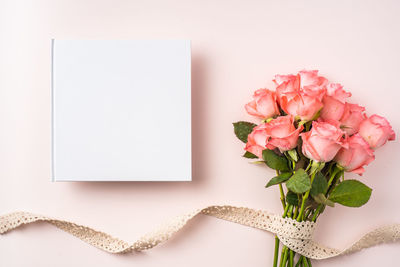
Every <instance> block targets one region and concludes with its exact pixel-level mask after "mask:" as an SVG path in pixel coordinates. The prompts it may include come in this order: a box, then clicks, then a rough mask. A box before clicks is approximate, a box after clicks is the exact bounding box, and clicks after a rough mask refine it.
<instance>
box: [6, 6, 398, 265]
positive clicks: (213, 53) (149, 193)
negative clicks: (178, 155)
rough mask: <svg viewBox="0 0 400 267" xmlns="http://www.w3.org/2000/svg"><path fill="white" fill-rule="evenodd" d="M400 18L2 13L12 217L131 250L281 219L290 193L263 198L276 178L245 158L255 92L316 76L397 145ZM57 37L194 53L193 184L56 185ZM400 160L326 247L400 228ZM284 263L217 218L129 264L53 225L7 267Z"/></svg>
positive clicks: (379, 169) (25, 238) (319, 12)
mask: <svg viewBox="0 0 400 267" xmlns="http://www.w3.org/2000/svg"><path fill="white" fill-rule="evenodd" d="M399 11H400V3H399V2H397V1H394V0H393V1H375V2H366V1H361V0H359V1H351V3H350V2H349V1H344V0H342V1H329V2H328V1H297V2H283V1H227V0H223V1H209V0H206V1H188V0H185V1H183V0H175V1H173V0H168V1H162V0H152V1H144V0H143V1H123V0H113V1H111V0H108V1H105V0H101V1H94V0H90V1H67V0H59V1H50V0H47V1H46V0H38V1H35V2H33V1H18V0H17V1H11V0H10V1H1V2H0V58H1V60H0V77H1V78H0V88H1V90H0V125H1V131H0V147H1V149H0V160H1V165H0V176H1V179H0V213H1V214H4V213H7V212H11V211H15V210H26V211H32V212H36V213H42V214H45V215H49V216H55V217H59V218H65V219H70V220H73V221H75V222H78V223H82V224H87V225H90V226H93V227H95V228H97V229H99V230H102V231H105V232H109V233H111V234H113V235H114V236H117V237H120V238H123V239H124V240H126V241H134V240H135V239H136V238H137V237H139V236H141V235H142V234H143V233H145V232H147V231H149V230H151V229H153V227H155V226H156V225H158V224H159V223H160V222H162V221H163V220H165V219H168V218H169V217H170V216H172V215H179V214H181V213H183V212H186V211H190V210H192V209H193V208H198V207H201V206H204V205H207V204H232V205H239V206H248V207H253V208H262V209H267V210H269V211H272V212H276V213H280V212H281V207H280V203H279V192H278V191H277V190H276V189H273V188H269V189H265V188H264V185H265V184H266V182H267V179H268V177H271V176H273V171H272V170H269V169H267V168H265V167H262V166H254V165H251V164H249V163H248V162H247V160H245V159H244V158H242V157H241V156H240V155H241V154H242V153H243V144H241V143H240V142H239V141H238V140H237V139H236V138H235V137H234V135H233V131H232V124H231V123H232V122H234V121H238V120H252V118H251V117H250V116H249V115H247V114H246V112H245V110H244V108H243V106H244V104H246V103H247V102H248V101H250V100H251V95H252V93H253V91H254V90H255V89H258V88H263V87H267V88H269V87H271V85H272V79H273V78H274V75H275V74H285V73H294V72H297V71H298V70H301V69H303V68H306V69H319V70H320V71H321V72H320V73H321V75H323V76H326V77H327V78H328V79H329V80H331V81H334V82H339V83H341V84H342V85H343V86H344V88H345V90H346V91H350V92H351V93H352V94H353V96H352V98H351V100H352V101H354V102H355V103H358V104H360V105H362V106H365V107H366V109H367V113H368V114H369V115H371V114H374V113H376V114H380V115H382V116H384V117H386V118H387V119H388V120H389V121H390V122H391V124H392V126H393V128H394V130H395V132H397V133H398V132H399V129H400V116H399V113H398V106H399V104H398V99H399V96H400V95H399V89H398V88H397V87H398V86H397V84H398V82H397V77H398V75H399V65H398V62H400V53H399V52H398V47H400V17H399V16H398V12H399ZM51 38H65V39H67V38H70V39H79V38H81V39H178V38H179V39H191V40H192V53H193V66H192V68H193V72H192V75H193V182H186V183H184V182H181V183H144V182H140V183H135V182H132V183H52V182H50V39H51ZM399 160H400V145H399V142H398V141H395V142H391V143H389V144H387V145H385V146H384V147H382V148H380V149H379V150H377V151H376V160H375V161H374V162H372V163H371V164H370V165H369V166H367V167H366V172H365V174H364V175H363V177H362V178H361V179H362V180H363V182H365V183H366V184H368V185H369V186H370V187H372V188H373V189H374V190H373V194H372V198H371V200H370V202H369V203H368V204H367V205H366V206H364V207H363V208H360V209H351V208H345V207H340V206H338V207H336V208H335V209H331V208H328V209H327V211H326V212H325V214H324V215H323V216H322V217H321V219H320V222H319V226H318V229H317V233H316V238H317V240H319V241H321V242H322V243H324V244H326V245H329V246H333V247H337V248H342V247H344V246H346V245H349V244H350V243H352V242H353V241H355V240H356V239H357V238H358V237H360V236H361V235H362V234H363V233H365V232H367V231H369V230H372V229H373V228H375V227H378V226H382V225H386V224H390V223H396V222H397V223H400V212H398V211H399V209H398V208H397V206H398V205H397V203H398V194H399V189H398V188H400V180H399V175H398V164H397V163H398V162H399ZM156 161H157V159H156V158H155V162H156ZM155 167H157V165H156V163H155ZM347 177H357V178H359V177H358V176H356V175H348V176H347ZM399 248H400V245H399V244H391V245H382V246H379V247H375V248H371V249H367V250H364V251H362V252H360V253H357V254H354V255H351V256H345V257H340V258H334V259H330V260H324V261H320V262H315V263H314V264H313V266H328V267H329V266H338V265H339V264H340V265H341V266H376V265H377V264H380V265H382V266H388V265H393V264H392V260H391V259H393V258H395V257H396V256H397V254H398V250H399ZM272 251H273V236H272V235H271V234H269V233H265V232H262V231H259V230H255V229H251V228H247V227H244V226H240V225H236V224H232V223H228V222H224V221H221V220H217V219H214V218H208V217H205V216H202V217H199V218H198V219H196V220H195V221H193V222H191V223H190V224H189V226H188V227H187V228H185V229H184V230H183V231H182V232H181V233H179V234H177V235H176V236H175V237H174V238H173V239H172V240H170V241H169V242H168V243H166V244H165V245H162V246H159V247H157V248H154V249H152V250H150V251H147V252H143V253H136V254H129V255H110V254H107V253H104V252H102V251H100V250H98V249H96V248H93V247H91V246H89V245H87V244H86V243H84V242H81V241H79V240H77V239H76V238H74V237H72V236H70V235H68V234H65V233H63V232H61V231H59V230H57V229H56V228H54V227H52V226H50V225H45V224H36V225H30V226H27V227H23V228H21V229H19V230H16V231H14V232H11V233H9V234H7V235H4V236H0V254H1V259H0V265H1V266H92V265H96V266H132V265H136V266H204V265H210V266H269V265H270V264H271V263H272V257H273V254H272Z"/></svg>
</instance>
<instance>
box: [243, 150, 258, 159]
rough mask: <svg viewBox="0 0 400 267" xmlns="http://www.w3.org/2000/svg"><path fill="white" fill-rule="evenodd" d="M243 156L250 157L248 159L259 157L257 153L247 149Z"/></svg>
mask: <svg viewBox="0 0 400 267" xmlns="http://www.w3.org/2000/svg"><path fill="white" fill-rule="evenodd" d="M243 157H245V158H248V159H257V158H258V157H257V156H256V155H254V154H253V153H250V152H249V151H246V153H244V155H243Z"/></svg>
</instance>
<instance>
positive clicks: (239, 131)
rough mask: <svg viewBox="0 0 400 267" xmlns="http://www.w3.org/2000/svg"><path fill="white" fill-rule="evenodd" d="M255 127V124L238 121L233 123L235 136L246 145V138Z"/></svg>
mask: <svg viewBox="0 0 400 267" xmlns="http://www.w3.org/2000/svg"><path fill="white" fill-rule="evenodd" d="M256 126H257V124H254V123H251V122H247V121H238V122H235V123H233V129H234V132H235V135H236V137H237V138H239V140H240V141H242V142H243V143H247V136H248V135H249V134H250V133H251V132H252V131H253V128H254V127H256Z"/></svg>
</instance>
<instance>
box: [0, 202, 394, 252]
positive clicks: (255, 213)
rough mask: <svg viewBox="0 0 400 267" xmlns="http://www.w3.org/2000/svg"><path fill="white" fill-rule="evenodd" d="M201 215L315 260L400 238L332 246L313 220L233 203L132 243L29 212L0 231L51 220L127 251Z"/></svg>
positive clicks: (388, 232)
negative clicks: (318, 235) (273, 238)
mask: <svg viewBox="0 0 400 267" xmlns="http://www.w3.org/2000/svg"><path fill="white" fill-rule="evenodd" d="M199 214H205V215H208V216H212V217H216V218H219V219H223V220H226V221H230V222H234V223H238V224H242V225H246V226H250V227H253V228H257V229H260V230H264V231H268V232H271V233H273V234H276V235H277V236H278V237H279V239H280V240H281V242H282V243H283V244H284V245H286V246H287V247H289V248H290V249H291V250H293V251H295V252H296V253H299V254H301V255H304V256H307V257H308V258H312V259H327V258H332V257H336V256H339V255H343V254H347V253H353V252H356V251H359V250H361V249H364V248H369V247H372V246H375V245H378V244H381V243H389V242H396V241H400V224H395V225H390V226H385V227H381V228H377V229H375V230H373V231H371V232H369V233H367V234H366V235H364V236H363V237H362V238H361V239H359V240H358V241H356V242H355V243H353V245H351V246H350V247H348V248H346V249H343V250H339V249H334V248H329V247H326V246H323V245H321V244H319V243H316V242H314V241H313V240H312V237H313V232H314V228H315V225H316V224H315V223H313V222H297V221H295V220H292V219H290V218H282V217H281V216H279V215H275V214H272V213H269V212H267V211H262V210H254V209H250V208H243V207H233V206H209V207H206V208H203V209H198V210H195V211H192V212H190V213H187V214H184V215H181V216H177V217H175V218H173V219H172V220H170V221H168V222H166V223H164V224H162V225H161V226H159V227H158V228H156V229H155V230H154V231H152V232H150V233H148V234H146V235H144V236H143V237H141V238H139V239H138V240H137V241H136V242H134V243H133V244H129V243H128V242H125V241H123V240H120V239H118V238H115V237H112V236H111V235H109V234H106V233H103V232H100V231H97V230H94V229H92V228H90V227H87V226H83V225H79V224H75V223H72V222H69V221H64V220H59V219H55V218H50V217H46V216H42V215H37V214H33V213H29V212H14V213H10V214H6V215H3V216H0V234H5V233H7V232H9V231H12V230H14V229H16V228H18V227H19V226H21V225H24V224H29V223H34V222H40V221H42V222H46V223H50V224H52V225H54V226H56V227H57V228H59V229H61V230H63V231H65V232H67V233H69V234H72V235H74V236H76V237H77V238H79V239H81V240H82V241H85V242H86V243H88V244H90V245H92V246H95V247H97V248H99V249H101V250H103V251H106V252H109V253H127V252H132V251H142V250H146V249H150V248H153V247H155V246H157V245H158V244H160V243H162V242H165V241H167V240H168V239H169V238H170V237H171V236H172V235H173V234H175V233H176V232H178V231H179V230H180V229H182V228H183V227H184V226H185V225H186V224H187V223H188V221H190V220H191V219H193V218H194V217H196V216H197V215H199Z"/></svg>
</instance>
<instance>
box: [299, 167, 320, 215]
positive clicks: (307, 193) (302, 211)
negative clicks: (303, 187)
mask: <svg viewBox="0 0 400 267" xmlns="http://www.w3.org/2000/svg"><path fill="white" fill-rule="evenodd" d="M316 173H317V172H313V174H311V184H312V183H313V181H314V178H315V174H316ZM309 195H310V190H308V191H307V192H306V193H305V194H304V196H303V201H302V202H301V207H300V212H299V215H298V216H297V221H298V222H300V221H301V219H302V217H303V213H304V208H305V205H306V201H307V199H308V196H309Z"/></svg>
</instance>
